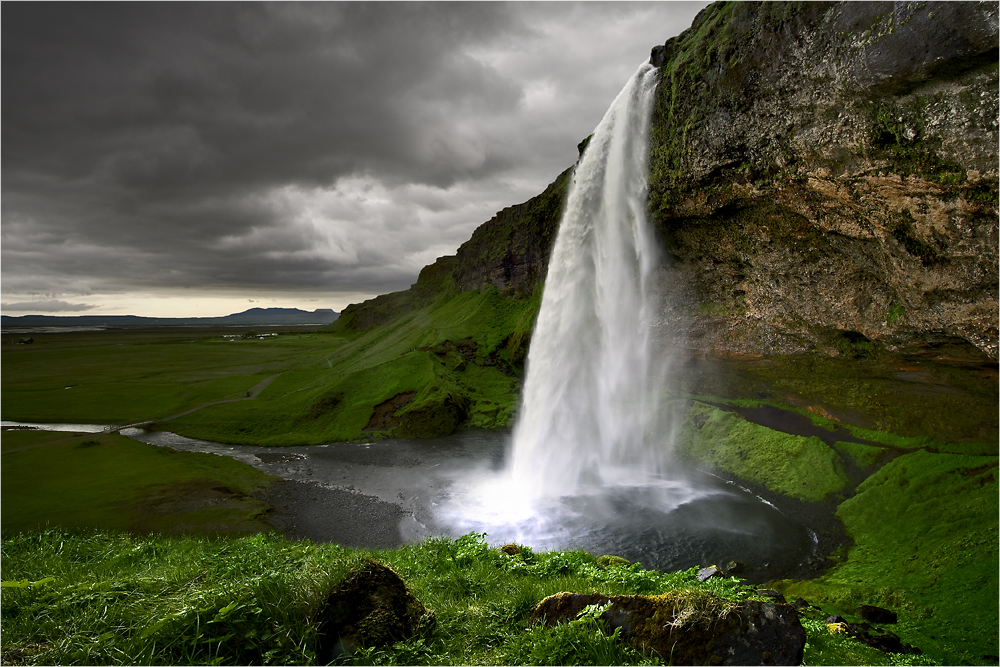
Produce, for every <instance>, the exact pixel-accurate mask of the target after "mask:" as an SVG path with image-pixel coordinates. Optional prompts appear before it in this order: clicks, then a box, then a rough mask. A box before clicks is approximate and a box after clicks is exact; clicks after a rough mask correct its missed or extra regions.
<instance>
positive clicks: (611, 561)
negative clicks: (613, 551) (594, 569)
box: [597, 554, 632, 569]
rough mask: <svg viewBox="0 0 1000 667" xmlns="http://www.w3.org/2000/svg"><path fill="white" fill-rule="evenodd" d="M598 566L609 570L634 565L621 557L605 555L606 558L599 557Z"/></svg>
mask: <svg viewBox="0 0 1000 667" xmlns="http://www.w3.org/2000/svg"><path fill="white" fill-rule="evenodd" d="M597 564H598V565H600V566H601V567H603V568H605V569H607V568H609V567H628V566H629V565H631V564H632V563H630V562H629V561H627V560H626V559H624V558H622V557H621V556H611V555H607V554H605V555H604V556H598V557H597Z"/></svg>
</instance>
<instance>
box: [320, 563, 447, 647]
mask: <svg viewBox="0 0 1000 667" xmlns="http://www.w3.org/2000/svg"><path fill="white" fill-rule="evenodd" d="M435 620H436V619H435V616H434V612H433V611H431V610H429V609H427V608H426V607H424V605H423V604H422V603H421V602H420V600H418V599H417V598H416V596H414V595H413V593H412V592H410V589H409V587H408V586H407V585H406V582H405V581H403V579H402V578H401V577H400V576H399V575H398V574H396V572H394V571H393V570H392V569H391V568H389V567H388V566H386V565H383V564H382V563H379V562H377V561H374V560H366V561H364V562H363V563H362V564H361V565H359V566H358V567H356V568H354V569H352V570H351V571H350V573H349V574H348V576H347V578H346V579H345V580H344V581H343V582H341V583H340V584H339V585H338V586H337V587H336V588H335V589H334V590H333V592H332V593H330V596H329V597H328V598H327V600H326V604H325V605H324V607H323V610H322V612H321V615H320V622H319V631H318V637H319V644H318V647H317V658H318V659H319V662H320V664H329V663H330V662H331V661H332V660H334V659H335V658H337V657H338V656H340V655H343V654H348V655H349V654H351V653H353V652H354V651H355V650H357V649H358V648H368V647H373V646H385V645H389V644H392V643H394V642H397V641H401V640H405V639H409V638H411V637H413V636H415V635H419V634H424V633H429V632H431V631H433V629H434V627H435Z"/></svg>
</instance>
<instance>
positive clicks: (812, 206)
mask: <svg viewBox="0 0 1000 667" xmlns="http://www.w3.org/2000/svg"><path fill="white" fill-rule="evenodd" d="M997 60H998V57H997V5H996V4H994V3H982V4H980V3H908V4H904V3H842V4H841V3H774V4H769V3H718V4H715V5H712V6H710V7H708V8H706V9H705V10H704V11H703V12H702V13H701V14H700V15H699V16H698V18H697V19H696V20H695V22H694V24H693V25H692V27H691V28H690V29H689V30H688V31H686V32H685V33H683V34H682V35H680V36H678V37H676V38H674V39H671V40H669V41H668V42H667V43H666V44H665V45H664V46H660V47H656V48H654V49H653V53H652V62H653V64H655V65H658V66H660V67H661V68H662V72H663V74H662V76H663V79H662V82H661V84H660V86H659V88H658V90H657V94H658V101H657V107H656V111H655V114H654V120H653V123H654V132H653V142H652V146H651V158H650V171H651V174H650V207H651V210H652V211H653V212H654V218H655V220H656V223H657V226H658V229H659V231H660V233H661V235H662V239H663V244H664V247H665V249H666V250H667V251H668V253H669V254H670V255H671V256H672V260H673V261H672V266H671V268H670V269H669V270H668V272H666V273H665V275H664V284H665V286H666V287H667V288H668V290H669V291H670V292H671V293H672V295H673V302H672V304H671V307H670V308H667V309H665V310H664V312H663V318H662V323H661V324H662V326H663V328H664V330H665V331H669V332H671V333H677V332H681V333H683V334H685V335H686V336H687V344H688V345H689V346H691V347H694V348H696V349H701V350H704V351H707V352H712V353H721V354H726V353H737V354H761V353H762V354H782V353H794V352H808V351H816V352H820V353H825V354H830V355H837V354H840V353H841V352H843V351H845V349H849V348H850V347H851V346H854V345H857V344H859V343H861V344H865V345H870V344H874V345H879V346H883V347H885V348H887V349H889V350H903V351H906V350H911V349H913V348H919V347H922V346H923V347H925V346H933V345H940V344H943V343H948V344H950V346H951V347H952V348H954V347H955V346H956V345H957V346H959V347H966V348H968V349H969V350H970V351H976V350H978V351H979V352H980V353H984V354H986V355H988V356H989V357H991V358H993V359H996V357H997V317H998V311H997V282H998V274H997V261H998V257H997V243H998V237H997V215H998V213H997V151H998V144H997V129H998V128H997V116H998V108H997V103H998V87H997Z"/></svg>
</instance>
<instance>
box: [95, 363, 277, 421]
mask: <svg viewBox="0 0 1000 667" xmlns="http://www.w3.org/2000/svg"><path fill="white" fill-rule="evenodd" d="M279 375H281V373H275V374H274V375H272V376H271V377H268V378H264V379H263V380H261V381H260V382H258V383H257V384H255V385H254V386H253V387H252V388H251V389H250V390H249V391H248V392H247V393H246V394H245V395H244V396H241V397H240V398H224V399H222V400H220V401H209V402H208V403H202V404H201V405H196V406H195V407H193V408H191V409H190V410H185V411H184V412H178V413H177V414H176V415H171V416H170V417H163V418H161V419H146V420H144V421H137V422H131V423H128V424H112V425H110V426H108V427H107V428H105V429H104V432H105V433H115V432H117V431H121V430H123V429H126V428H135V427H138V426H146V425H148V424H152V423H154V422H168V421H170V420H171V419H177V418H178V417H183V416H185V415H189V414H191V413H192V412H197V411H198V410H201V409H202V408H207V407H208V406H210V405H219V404H220V403H236V402H237V401H252V400H254V399H255V398H257V396H258V395H259V394H260V392H262V391H264V390H265V389H267V387H268V385H270V384H271V383H272V382H274V381H275V380H276V379H277V378H278V376H279Z"/></svg>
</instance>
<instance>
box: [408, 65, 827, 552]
mask: <svg viewBox="0 0 1000 667" xmlns="http://www.w3.org/2000/svg"><path fill="white" fill-rule="evenodd" d="M657 78H658V77H657V70H656V69H655V68H653V67H651V66H649V65H643V66H642V67H640V68H639V70H638V71H637V72H636V74H635V76H634V77H632V80H631V81H629V83H628V85H626V86H625V89H624V90H623V91H622V92H621V93H620V94H619V95H618V98H617V99H616V100H615V101H614V104H612V105H611V108H610V109H609V110H608V112H607V114H606V115H605V117H604V119H603V120H602V121H601V123H600V125H598V126H597V129H596V130H595V132H594V135H593V137H592V138H591V140H590V143H589V145H588V146H587V149H586V151H585V152H584V154H583V156H582V158H581V159H580V162H579V163H578V164H577V167H576V170H575V173H574V180H573V184H572V186H571V187H570V191H569V196H568V198H567V201H566V208H565V213H564V215H563V219H562V221H561V222H560V227H559V232H558V235H557V237H556V242H555V245H554V247H553V249H552V256H551V259H550V261H549V272H548V276H547V278H546V282H545V293H544V295H543V297H542V306H541V310H540V311H539V315H538V321H537V323H536V324H535V331H534V334H533V336H532V341H531V349H530V351H529V353H528V365H527V371H528V374H527V378H526V380H525V384H524V391H523V394H522V403H521V409H520V412H519V417H518V422H517V425H516V427H515V429H514V434H513V439H512V445H511V448H510V450H509V451H508V452H507V453H506V465H504V466H502V467H500V469H498V467H496V466H493V465H492V464H491V465H488V466H475V467H472V468H469V469H467V470H466V471H464V472H462V473H461V474H459V475H456V476H454V477H453V478H452V479H453V481H452V482H449V483H448V484H447V485H446V486H445V487H444V489H445V490H443V491H442V492H441V494H440V495H438V496H435V497H434V498H433V499H432V500H431V501H430V502H428V503H427V506H428V508H429V511H428V512H427V513H426V514H422V513H421V512H419V511H416V512H414V520H415V522H416V524H418V529H417V534H420V533H421V532H422V533H423V534H433V533H434V532H436V531H442V532H447V533H449V534H452V535H461V534H463V533H466V532H469V531H476V532H486V533H488V534H489V536H490V538H491V540H494V541H496V542H497V543H501V544H502V543H503V542H507V541H516V542H518V543H521V544H528V545H531V546H532V547H534V548H540V549H567V548H580V549H585V550H587V551H591V552H594V553H615V554H619V555H622V556H624V557H626V558H629V559H641V560H642V562H644V563H646V564H647V565H653V566H655V567H663V568H686V567H691V566H692V565H697V564H699V563H709V562H714V561H716V560H725V559H727V558H737V557H739V558H741V559H743V560H746V559H748V558H751V557H755V558H759V559H760V560H761V562H764V561H774V559H775V558H776V557H777V556H776V555H775V554H776V553H778V552H780V553H785V554H791V557H792V558H796V557H798V556H799V555H801V554H802V553H804V552H807V551H808V549H809V548H810V545H811V543H810V542H808V537H807V536H805V534H804V533H803V532H802V531H801V530H798V529H796V528H794V527H791V526H790V525H789V522H788V521H787V519H785V517H783V515H781V513H780V512H779V511H778V510H776V509H775V508H773V507H770V506H766V505H763V504H762V503H760V502H757V500H758V499H756V498H755V497H754V496H752V494H750V493H749V492H747V493H745V494H743V495H740V494H738V493H734V492H733V490H731V489H729V488H726V487H727V485H725V484H724V483H722V482H719V481H718V480H713V479H712V478H710V477H708V476H706V475H701V474H699V475H695V474H692V473H691V471H688V472H687V473H684V474H681V473H680V472H679V471H676V470H674V469H673V468H672V467H668V466H667V458H668V454H669V450H670V443H671V441H672V424H675V423H677V422H678V421H679V420H676V419H673V418H672V417H673V415H672V414H671V413H670V411H669V409H667V408H666V406H669V405H673V404H677V403H678V401H671V400H669V399H670V395H669V392H668V390H669V389H671V388H670V387H669V386H668V385H667V380H668V375H667V370H668V368H667V363H666V359H667V357H666V355H664V354H663V353H662V352H660V351H659V350H654V336H653V322H654V319H655V317H656V315H657V313H658V312H660V310H661V306H662V305H663V304H662V303H661V302H660V298H661V297H660V295H659V294H658V291H657V282H658V280H657V277H658V274H660V273H662V272H660V271H659V270H658V268H659V257H658V253H657V249H656V244H655V242H654V239H653V237H652V234H651V231H650V229H649V226H648V224H647V221H646V205H647V191H646V188H647V169H646V161H647V155H648V152H649V126H650V120H651V115H652V114H651V106H652V103H653V95H654V92H655V88H656V81H657ZM657 342H662V341H657ZM777 545H780V547H778V546H777ZM755 554H756V555H755Z"/></svg>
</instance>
